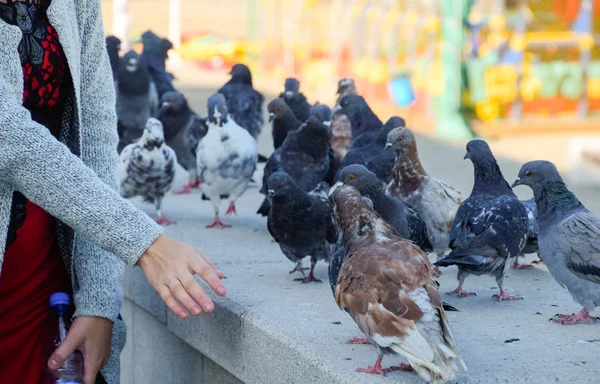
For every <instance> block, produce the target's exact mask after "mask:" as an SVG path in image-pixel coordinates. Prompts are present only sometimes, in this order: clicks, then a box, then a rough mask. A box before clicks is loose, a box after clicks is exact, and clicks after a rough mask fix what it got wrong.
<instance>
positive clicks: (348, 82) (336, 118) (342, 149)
mask: <svg viewBox="0 0 600 384" xmlns="http://www.w3.org/2000/svg"><path fill="white" fill-rule="evenodd" d="M337 94H338V99H337V102H336V105H335V107H333V118H332V120H331V140H330V143H331V149H333V152H334V153H335V155H336V156H337V157H338V158H339V159H340V160H344V157H346V153H348V148H350V142H351V141H352V124H351V123H350V119H349V118H348V116H346V115H345V114H343V113H340V112H339V110H340V109H341V107H340V100H341V98H342V97H344V96H346V95H356V87H355V86H354V80H352V79H350V78H346V79H341V80H340V81H338V89H337Z"/></svg>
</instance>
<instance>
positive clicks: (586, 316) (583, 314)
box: [551, 308, 600, 325]
mask: <svg viewBox="0 0 600 384" xmlns="http://www.w3.org/2000/svg"><path fill="white" fill-rule="evenodd" d="M551 320H552V321H554V322H556V323H561V324H563V325H571V324H575V323H576V322H578V321H583V322H584V323H588V324H592V323H594V322H596V321H598V320H600V319H599V318H597V317H594V316H590V312H589V311H588V310H587V309H585V308H584V309H582V310H581V311H579V313H577V314H575V313H573V314H570V315H556V316H554V317H553V318H552V319H551Z"/></svg>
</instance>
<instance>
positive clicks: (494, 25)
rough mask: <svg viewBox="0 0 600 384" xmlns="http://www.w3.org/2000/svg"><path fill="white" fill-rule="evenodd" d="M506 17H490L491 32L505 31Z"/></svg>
mask: <svg viewBox="0 0 600 384" xmlns="http://www.w3.org/2000/svg"><path fill="white" fill-rule="evenodd" d="M505 24H506V23H505V21H504V17H503V16H501V15H493V16H490V24H489V27H490V29H491V30H494V31H500V30H502V29H504V26H505Z"/></svg>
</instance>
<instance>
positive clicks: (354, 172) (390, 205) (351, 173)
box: [340, 164, 433, 252]
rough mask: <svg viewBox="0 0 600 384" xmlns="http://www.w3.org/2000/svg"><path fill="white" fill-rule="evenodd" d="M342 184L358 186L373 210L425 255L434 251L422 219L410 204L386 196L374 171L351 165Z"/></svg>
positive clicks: (344, 175)
mask: <svg viewBox="0 0 600 384" xmlns="http://www.w3.org/2000/svg"><path fill="white" fill-rule="evenodd" d="M340 183H341V184H343V185H351V186H353V187H355V188H356V189H358V191H359V192H360V193H361V195H362V196H364V197H367V198H369V199H370V200H371V202H372V203H373V209H374V210H375V211H376V212H377V213H379V215H381V217H382V218H383V219H384V220H385V221H386V222H387V223H388V224H390V225H391V226H392V227H393V228H394V229H395V230H396V231H397V232H398V234H399V235H400V236H402V237H403V238H405V239H409V240H412V241H413V242H414V243H415V244H417V245H418V246H419V248H421V249H422V250H423V251H425V252H431V251H433V248H432V247H431V243H430V242H429V238H428V237H427V226H426V225H425V222H424V221H423V220H422V219H421V216H419V214H418V213H417V211H416V210H415V209H414V208H413V207H412V206H410V205H409V204H407V203H405V202H404V201H402V200H398V199H396V198H393V197H390V196H388V195H386V194H385V191H384V188H383V185H382V184H381V181H380V180H379V179H378V178H377V176H376V175H375V174H374V173H373V172H371V171H369V170H368V169H367V168H366V167H364V166H363V165H359V164H354V165H349V166H347V167H345V168H343V169H342V171H341V172H340Z"/></svg>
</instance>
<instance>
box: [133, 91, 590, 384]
mask: <svg viewBox="0 0 600 384" xmlns="http://www.w3.org/2000/svg"><path fill="white" fill-rule="evenodd" d="M184 92H186V94H187V95H188V97H189V99H190V101H191V102H192V104H193V105H194V107H195V108H196V109H198V110H199V111H203V105H204V102H205V100H206V97H207V96H208V95H209V93H210V92H208V91H206V90H201V89H189V88H188V89H185V90H184ZM263 136H264V137H263V138H262V140H263V142H265V143H267V142H268V140H266V138H268V134H267V135H263ZM419 148H420V153H421V157H422V161H423V163H424V165H425V167H426V169H427V170H428V171H429V172H430V173H431V174H433V175H435V176H437V177H439V178H441V179H443V180H445V181H447V182H448V183H450V184H452V185H454V186H455V187H457V188H459V189H460V190H462V191H463V193H465V194H467V195H468V193H469V192H470V189H471V185H472V179H473V177H472V165H471V164H470V162H468V161H466V160H462V158H463V155H464V150H463V149H462V148H464V147H455V146H449V145H447V144H444V143H441V142H438V141H435V140H432V139H430V138H426V137H419ZM261 149H263V150H268V145H267V144H263V145H261ZM500 165H501V168H502V170H503V171H504V174H505V175H506V178H507V179H508V180H509V182H512V181H513V180H514V178H515V177H516V174H517V172H518V169H519V167H520V164H516V163H514V162H511V161H509V160H505V159H500ZM260 177H261V176H260V171H258V172H257V174H256V175H255V179H256V180H260ZM184 178H185V175H183V174H180V175H178V182H179V183H183V180H184ZM517 192H518V194H519V195H521V196H522V197H529V194H530V191H529V190H527V189H526V188H525V187H519V188H518V189H517ZM577 192H578V193H579V195H580V197H581V199H582V200H583V202H584V203H585V204H587V205H588V206H589V207H590V208H592V209H594V210H595V211H596V212H600V202H599V201H597V199H596V194H597V190H596V189H586V190H577ZM261 200H262V195H260V194H259V193H258V186H257V185H253V186H252V187H251V188H250V189H249V190H248V191H247V192H246V194H245V195H244V196H242V198H241V199H240V200H239V202H238V209H237V211H238V214H239V216H237V217H232V218H225V219H224V221H225V222H227V223H230V224H232V225H233V228H230V229H226V230H218V229H206V228H205V225H206V224H208V223H210V222H211V221H212V217H213V213H212V208H211V205H210V203H209V202H208V201H202V200H201V198H200V194H199V192H197V191H196V192H195V193H193V194H191V195H187V196H176V195H172V194H170V195H169V196H167V198H166V199H165V202H164V212H165V214H166V215H167V216H168V217H169V218H170V219H172V220H175V221H177V222H178V224H177V225H175V226H171V227H168V228H167V230H166V233H167V234H168V235H170V236H173V237H175V238H178V239H181V240H184V241H187V242H190V243H192V244H194V245H196V246H198V247H199V248H201V249H203V250H205V251H206V252H207V253H208V254H209V255H210V256H211V257H212V258H213V259H214V260H215V261H217V262H218V263H219V266H220V268H221V269H222V270H223V271H224V272H225V274H226V275H227V280H226V284H227V287H228V292H229V294H228V296H227V300H231V301H233V302H235V303H236V304H239V305H240V306H241V307H242V308H245V309H246V312H248V313H251V314H253V315H255V316H256V317H258V318H261V319H263V320H264V321H265V322H267V323H269V324H270V326H271V327H272V328H273V329H275V330H276V331H277V333H278V334H280V335H281V338H282V342H285V343H286V344H289V345H294V346H295V347H297V349H298V350H299V351H300V352H299V353H302V354H309V355H310V356H311V357H312V358H314V359H317V360H318V361H319V369H322V370H327V371H329V372H330V374H331V376H332V377H337V378H339V379H340V380H339V381H338V382H348V383H352V382H354V383H379V382H381V383H383V382H389V383H392V382H404V383H418V382H420V381H419V380H418V379H416V377H415V376H414V375H412V374H409V373H393V374H390V375H389V376H388V377H385V378H383V377H378V376H372V375H364V374H359V373H356V372H354V369H355V368H356V367H365V366H367V365H370V364H372V363H373V362H374V360H375V358H376V353H375V349H374V348H373V347H372V346H352V345H347V344H345V343H344V341H345V340H346V339H348V338H350V337H352V336H358V335H359V331H358V329H357V327H356V325H355V324H354V323H353V322H352V320H351V319H350V317H349V316H348V315H347V314H345V313H344V312H342V311H340V310H339V309H338V308H337V306H336V305H335V302H334V300H333V297H332V294H331V291H330V289H329V285H328V284H327V266H326V264H319V265H318V268H317V270H316V275H317V277H319V278H321V279H323V280H324V284H308V285H303V284H299V283H297V282H294V281H292V280H293V277H292V276H289V275H288V271H289V270H290V269H291V268H292V263H290V262H289V261H288V260H287V259H286V258H285V257H284V256H283V254H282V253H281V252H280V250H279V248H278V246H277V244H275V243H272V242H271V238H270V236H269V233H268V231H267V228H266V219H264V218H261V217H259V216H258V215H256V214H255V211H256V209H257V208H258V206H259V204H260V201H261ZM136 204H137V205H138V206H140V207H143V208H144V209H145V210H146V211H147V212H148V213H149V214H151V215H154V213H153V211H152V209H151V208H150V207H149V206H145V205H143V204H142V203H140V202H139V201H136ZM226 206H227V203H226V202H223V203H222V209H223V210H225V208H226ZM455 276H456V269H455V268H447V269H444V270H443V274H442V276H441V277H440V279H439V281H440V283H441V288H440V289H441V291H448V290H451V289H454V288H455V285H456V278H455ZM505 284H506V288H507V289H508V291H509V292H510V293H511V294H516V295H519V296H522V297H523V300H522V301H518V302H501V303H499V302H497V301H495V300H494V299H492V297H491V296H492V295H493V294H494V293H496V292H497V287H496V284H495V281H494V279H493V278H491V277H479V278H478V277H469V278H468V279H467V281H466V283H465V288H466V289H468V290H473V291H475V292H477V294H478V296H477V297H472V298H462V299H458V298H456V297H449V296H446V297H444V300H446V301H447V302H449V303H451V304H452V305H454V306H456V307H457V308H459V309H460V312H452V313H449V314H448V317H449V319H450V324H451V328H452V331H453V334H454V336H455V339H456V341H457V343H458V345H459V348H460V350H461V352H462V354H463V357H464V360H465V362H466V364H467V366H468V368H469V370H468V371H467V372H463V373H461V376H460V380H459V382H460V383H521V382H523V383H525V382H526V383H550V382H558V383H567V382H569V383H595V382H597V377H599V376H600V363H599V362H598V356H599V355H600V337H599V335H600V324H595V325H574V326H568V327H567V326H561V325H557V324H554V323H552V322H549V321H548V319H549V318H550V317H551V316H553V315H554V314H556V313H571V312H574V311H578V310H579V307H578V306H577V304H575V303H574V302H573V300H572V299H571V297H570V295H569V294H568V292H567V291H565V290H563V289H562V288H561V287H560V286H559V285H558V284H557V283H556V282H555V281H554V280H553V279H552V277H551V276H550V275H549V273H548V271H547V269H546V268H545V267H536V268H535V269H531V270H523V271H515V270H509V272H508V274H507V277H506V280H505ZM511 340H512V342H511ZM401 361H402V359H401V358H399V357H387V358H385V359H384V365H391V364H396V363H399V362H401ZM264 363H265V365H264V366H259V367H257V366H253V367H244V369H248V370H250V369H251V370H257V369H270V368H269V365H270V364H271V363H270V362H268V361H265V362H264ZM311 369H313V368H311ZM297 382H298V383H311V382H313V381H311V372H310V371H309V372H303V373H302V375H300V376H299V377H298V381H297Z"/></svg>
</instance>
